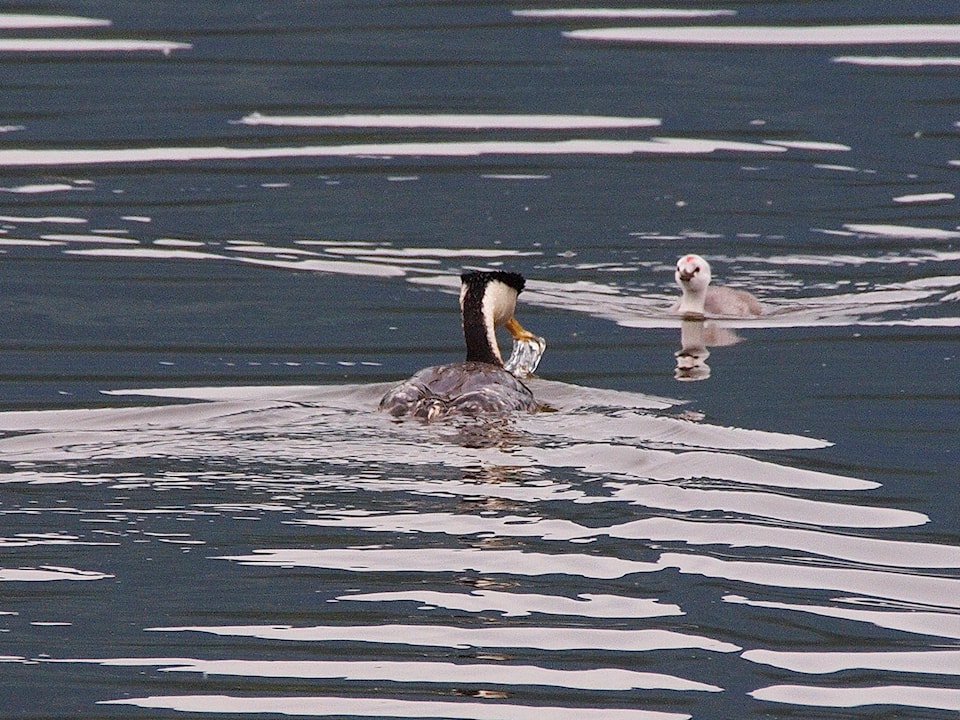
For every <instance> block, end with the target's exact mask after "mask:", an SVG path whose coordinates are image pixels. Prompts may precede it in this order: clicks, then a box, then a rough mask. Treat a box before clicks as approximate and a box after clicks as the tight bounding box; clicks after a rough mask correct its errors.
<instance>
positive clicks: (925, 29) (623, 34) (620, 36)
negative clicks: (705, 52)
mask: <svg viewBox="0 0 960 720" xmlns="http://www.w3.org/2000/svg"><path fill="white" fill-rule="evenodd" d="M564 35H566V36H567V37H570V38H576V39H578V40H598V41H603V42H637V43H695V44H709V45H774V46H779V45H848V44H849V45H871V44H872V45H876V44H887V43H892V44H910V43H957V42H960V25H948V24H922V23H916V24H899V25H898V24H893V23H889V24H883V25H852V24H851V25H815V26H800V27H789V26H778V25H769V26H750V25H738V26H729V27H727V26H724V27H707V26H701V27H623V28H599V29H589V30H572V31H570V32H566V33H564Z"/></svg>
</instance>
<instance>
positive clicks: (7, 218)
mask: <svg viewBox="0 0 960 720" xmlns="http://www.w3.org/2000/svg"><path fill="white" fill-rule="evenodd" d="M0 222H8V223H14V224H17V225H21V224H39V223H52V224H56V225H83V224H85V223H86V222H87V220H86V219H85V218H78V217H61V216H53V215H51V216H43V217H24V216H22V215H0Z"/></svg>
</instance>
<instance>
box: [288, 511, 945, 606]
mask: <svg viewBox="0 0 960 720" xmlns="http://www.w3.org/2000/svg"><path fill="white" fill-rule="evenodd" d="M850 509H851V511H852V512H856V511H857V510H858V509H868V508H857V507H856V506H852V507H851V508H850ZM770 514H771V515H772V513H770ZM301 522H302V523H303V524H305V525H319V526H323V527H343V528H354V529H357V528H359V529H364V530H367V531H373V532H391V533H411V532H418V533H444V534H447V535H454V536H467V535H483V536H486V537H501V538H502V537H533V538H538V539H541V540H553V541H567V542H583V541H585V540H588V539H593V538H597V537H601V536H607V537H611V538H620V539H625V540H643V541H646V542H649V543H653V542H656V543H664V542H674V543H685V544H688V545H723V546H726V547H730V548H748V547H754V548H779V549H784V550H791V551H795V552H800V553H803V554H804V555H807V556H813V555H816V556H820V557H825V558H833V559H838V560H844V561H847V562H856V563H862V564H864V565H870V566H887V567H891V568H911V569H921V568H922V569H931V568H935V569H944V568H957V567H960V549H958V548H956V547H953V546H950V545H938V544H934V543H918V542H906V541H895V540H882V539H877V538H869V537H858V536H854V535H842V534H838V533H834V532H827V531H823V530H819V529H816V530H811V529H799V528H790V527H778V526H776V525H768V524H759V523H751V522H701V521H696V520H681V519H677V518H667V517H651V518H646V519H643V520H634V521H631V522H627V523H623V524H620V525H612V526H609V527H596V528H592V527H585V526H583V525H580V524H578V523H574V522H571V521H568V520H560V519H550V520H547V519H544V518H540V517H536V516H532V517H520V516H514V515H508V516H503V517H488V516H473V515H453V514H449V513H426V514H423V513H400V514H395V515H364V516H358V515H352V514H345V515H333V516H332V517H325V518H318V519H310V520H303V521H301ZM458 597H462V598H464V599H463V600H462V602H468V600H467V599H466V598H468V597H469V598H470V599H469V602H473V603H475V602H476V601H477V599H476V598H473V597H472V596H458Z"/></svg>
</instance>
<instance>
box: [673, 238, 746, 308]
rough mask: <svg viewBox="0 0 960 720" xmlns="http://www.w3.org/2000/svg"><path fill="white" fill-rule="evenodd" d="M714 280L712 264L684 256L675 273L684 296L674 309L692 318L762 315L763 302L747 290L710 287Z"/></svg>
mask: <svg viewBox="0 0 960 720" xmlns="http://www.w3.org/2000/svg"><path fill="white" fill-rule="evenodd" d="M712 277H713V276H712V274H711V272H710V263H708V262H707V261H706V260H704V259H703V258H702V257H700V256H699V255H693V254H689V255H683V256H682V257H681V258H680V259H679V260H677V270H676V272H675V273H674V278H676V281H677V285H679V286H680V290H681V291H682V292H683V296H682V297H681V298H680V302H679V303H677V304H676V305H674V308H673V309H674V310H675V311H677V312H679V313H680V314H681V315H683V316H684V317H685V318H691V319H695V318H700V319H702V318H703V317H704V316H705V315H706V314H707V313H710V314H711V315H728V316H738V317H747V316H751V315H760V314H761V313H762V312H763V308H762V307H761V305H760V301H759V300H757V298H755V297H754V296H753V295H751V294H750V293H748V292H747V291H746V290H738V289H736V288H731V287H724V286H715V285H710V280H711V279H712Z"/></svg>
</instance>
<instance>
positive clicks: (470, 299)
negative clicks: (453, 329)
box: [380, 270, 542, 420]
mask: <svg viewBox="0 0 960 720" xmlns="http://www.w3.org/2000/svg"><path fill="white" fill-rule="evenodd" d="M524 284H525V281H524V278H523V276H522V275H520V274H519V273H514V272H504V271H499V270H498V271H493V272H467V273H463V274H462V275H461V276H460V312H461V314H462V316H463V338H464V341H465V342H466V346H467V359H466V361H465V362H461V363H452V364H449V365H435V366H432V367H428V368H424V369H423V370H421V371H420V372H418V373H416V374H415V375H414V376H413V377H411V378H410V379H409V380H407V381H406V382H403V383H401V384H400V385H398V386H397V387H395V388H393V389H392V390H390V391H389V392H387V394H386V395H384V396H383V399H382V400H381V401H380V410H381V411H383V412H387V413H390V414H391V415H393V416H395V417H401V416H404V415H412V416H414V417H418V418H421V419H424V420H433V419H434V418H437V417H441V416H444V415H450V414H459V415H489V414H504V413H507V412H510V411H513V410H526V411H533V410H536V409H537V403H536V401H535V400H534V399H533V393H532V392H531V391H530V389H529V388H528V387H527V386H526V385H524V384H523V383H522V382H521V381H520V380H518V379H517V378H516V377H514V376H513V375H511V374H510V373H509V372H507V370H505V369H504V363H503V357H502V356H501V355H500V348H499V346H498V345H497V335H496V328H497V327H505V328H506V329H507V330H508V331H509V332H510V334H511V335H512V336H513V339H514V340H515V341H529V340H534V341H536V340H539V338H537V337H536V336H535V335H534V334H533V333H531V332H529V331H527V330H525V329H524V328H523V327H522V326H521V325H520V323H519V322H517V320H516V318H514V316H513V315H514V312H515V311H516V304H517V296H518V295H519V294H520V292H521V291H522V290H523V287H524ZM540 342H542V341H540Z"/></svg>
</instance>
